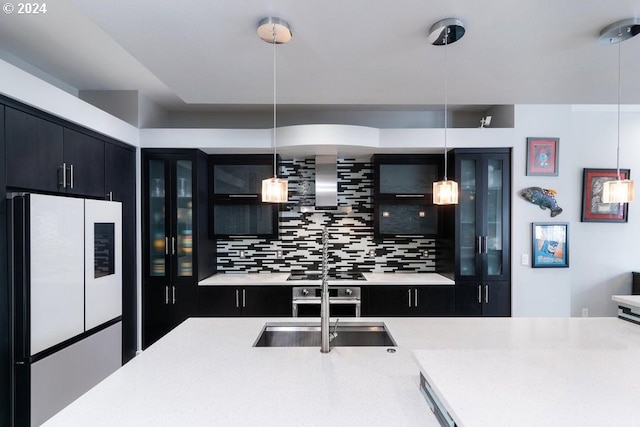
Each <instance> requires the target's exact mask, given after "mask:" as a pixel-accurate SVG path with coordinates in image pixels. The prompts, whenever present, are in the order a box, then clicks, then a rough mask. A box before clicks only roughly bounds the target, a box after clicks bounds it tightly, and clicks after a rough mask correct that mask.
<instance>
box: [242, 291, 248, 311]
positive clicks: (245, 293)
mask: <svg viewBox="0 0 640 427" xmlns="http://www.w3.org/2000/svg"><path fill="white" fill-rule="evenodd" d="M246 306H247V290H246V289H243V290H242V308H245V307H246Z"/></svg>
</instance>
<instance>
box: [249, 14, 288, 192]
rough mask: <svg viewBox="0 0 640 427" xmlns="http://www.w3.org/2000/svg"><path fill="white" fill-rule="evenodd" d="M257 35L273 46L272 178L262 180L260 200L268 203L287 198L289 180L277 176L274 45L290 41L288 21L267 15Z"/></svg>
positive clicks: (259, 25) (260, 24) (261, 22)
mask: <svg viewBox="0 0 640 427" xmlns="http://www.w3.org/2000/svg"><path fill="white" fill-rule="evenodd" d="M257 33H258V37H260V39H262V40H264V41H265V42H267V43H271V45H272V46H273V132H272V144H273V178H269V179H264V180H262V201H263V202H269V203H284V202H286V201H287V200H288V194H289V182H288V181H287V180H286V179H284V178H278V165H277V158H278V156H277V146H278V144H277V141H276V124H277V120H276V105H277V102H276V93H277V91H276V87H277V86H276V82H277V79H276V76H277V67H276V45H278V44H284V43H288V42H290V41H291V38H292V37H293V34H292V33H291V27H290V26H289V23H288V22H287V21H285V20H284V19H280V18H274V17H268V18H264V19H262V20H261V21H260V22H259V23H258V30H257Z"/></svg>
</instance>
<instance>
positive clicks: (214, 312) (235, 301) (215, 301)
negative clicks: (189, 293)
mask: <svg viewBox="0 0 640 427" xmlns="http://www.w3.org/2000/svg"><path fill="white" fill-rule="evenodd" d="M241 297H242V295H241V294H240V289H239V288H237V287H235V286H199V287H198V315H199V316H240V314H241V309H240V298H241Z"/></svg>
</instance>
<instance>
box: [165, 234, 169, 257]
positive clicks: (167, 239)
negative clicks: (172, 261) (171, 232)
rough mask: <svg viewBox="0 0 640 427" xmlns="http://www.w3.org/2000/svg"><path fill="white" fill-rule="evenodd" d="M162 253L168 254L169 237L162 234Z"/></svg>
mask: <svg viewBox="0 0 640 427" xmlns="http://www.w3.org/2000/svg"><path fill="white" fill-rule="evenodd" d="M164 254H165V255H169V237H167V236H164Z"/></svg>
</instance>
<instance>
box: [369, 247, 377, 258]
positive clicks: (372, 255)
mask: <svg viewBox="0 0 640 427" xmlns="http://www.w3.org/2000/svg"><path fill="white" fill-rule="evenodd" d="M375 256H376V250H375V249H369V257H371V258H373V257H375Z"/></svg>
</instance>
